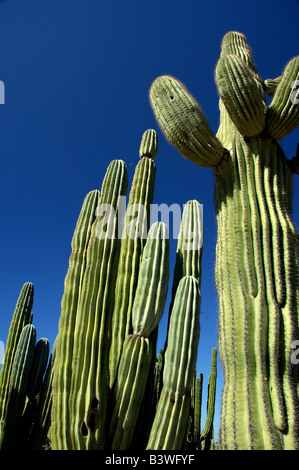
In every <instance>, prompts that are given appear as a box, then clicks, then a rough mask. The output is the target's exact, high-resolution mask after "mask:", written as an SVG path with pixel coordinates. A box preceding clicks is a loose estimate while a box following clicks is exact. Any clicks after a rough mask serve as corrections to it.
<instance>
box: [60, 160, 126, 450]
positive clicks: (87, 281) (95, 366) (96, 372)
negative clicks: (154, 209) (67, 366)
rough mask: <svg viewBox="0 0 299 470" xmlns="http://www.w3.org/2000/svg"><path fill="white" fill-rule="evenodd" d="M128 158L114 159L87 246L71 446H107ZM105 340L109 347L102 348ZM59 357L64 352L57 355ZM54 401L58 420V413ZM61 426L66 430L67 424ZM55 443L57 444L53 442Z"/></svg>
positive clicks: (74, 354) (73, 387) (70, 424)
mask: <svg viewBox="0 0 299 470" xmlns="http://www.w3.org/2000/svg"><path fill="white" fill-rule="evenodd" d="M127 187H128V175H127V168H126V165H125V163H124V162H123V161H122V160H114V161H112V162H111V163H110V165H109V167H108V169H107V172H106V175H105V178H104V180H103V184H102V188H101V194H100V200H99V205H98V210H97V218H96V220H95V222H94V224H93V227H92V230H91V235H90V240H89V243H88V248H87V252H86V267H85V272H84V276H83V280H82V288H81V294H80V299H79V303H78V307H77V312H76V319H75V328H74V333H73V342H74V343H73V344H74V346H73V351H72V366H71V367H72V369H71V371H70V370H68V373H71V387H70V395H69V401H68V406H69V422H68V428H67V433H68V439H69V442H71V446H72V448H73V449H97V448H103V445H104V438H105V426H104V424H105V421H106V409H107V400H108V382H107V381H108V374H107V367H108V354H107V351H108V345H109V336H110V335H109V327H110V323H111V315H112V307H113V299H114V295H113V294H114V287H115V276H116V273H117V265H118V257H119V248H120V240H119V238H118V233H117V230H118V224H117V213H118V204H119V197H121V196H125V195H126V191H127ZM104 344H105V346H106V347H105V348H104ZM57 359H58V361H59V360H60V361H61V360H63V359H64V358H62V357H60V358H59V357H58V351H57ZM62 412H64V410H59V408H55V406H54V415H53V416H54V421H55V420H56V421H57V420H59V419H60V416H59V415H60V413H62ZM63 432H64V433H65V432H66V430H65V428H64V430H63ZM68 445H70V444H69V443H68ZM55 447H56V445H55Z"/></svg>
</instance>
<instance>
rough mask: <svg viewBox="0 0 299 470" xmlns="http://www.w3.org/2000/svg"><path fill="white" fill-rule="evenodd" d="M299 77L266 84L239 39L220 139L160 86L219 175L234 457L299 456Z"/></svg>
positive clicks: (177, 133) (227, 55) (162, 118)
mask: <svg viewBox="0 0 299 470" xmlns="http://www.w3.org/2000/svg"><path fill="white" fill-rule="evenodd" d="M298 78H299V56H297V57H295V58H294V59H292V60H291V61H290V62H289V63H288V64H287V66H286V67H285V69H284V71H283V73H282V76H281V77H280V78H278V79H274V80H266V81H264V82H263V81H262V79H261V78H260V76H259V75H258V72H257V68H256V66H255V64H254V60H253V55H252V51H251V49H250V47H249V45H248V43H247V40H246V37H245V36H244V35H243V34H241V33H238V32H234V31H232V32H229V33H227V34H226V35H225V36H224V38H223V41H222V44H221V55H220V58H219V61H218V63H217V66H216V71H215V79H216V84H217V88H218V92H219V96H220V100H219V108H220V126H219V129H218V132H217V134H216V135H214V134H213V133H212V132H211V130H210V128H209V126H208V123H207V121H206V119H205V117H204V115H203V113H202V111H201V109H200V107H199V105H198V104H197V102H196V101H195V100H194V98H193V97H192V96H191V95H190V93H189V92H188V91H187V89H186V87H185V86H184V85H183V84H182V83H181V82H179V81H178V80H176V79H175V78H173V77H170V76H167V75H166V76H161V77H158V78H157V79H156V80H155V81H154V82H153V84H152V86H151V89H150V102H151V105H152V108H153V111H154V114H155V116H156V119H157V121H158V123H159V125H160V127H161V129H162V131H163V132H164V134H165V136H166V138H167V139H168V140H169V142H170V143H172V144H173V145H174V146H175V147H176V149H177V150H178V151H179V152H180V153H181V154H182V155H183V156H184V157H185V158H187V159H189V160H191V161H192V162H194V163H195V164H197V165H199V166H203V167H210V168H212V169H213V172H214V177H215V204H216V215H217V223H218V238H217V246H216V267H215V277H216V286H217V290H218V297H219V352H220V357H221V361H222V364H223V370H224V390H223V396H222V414H221V433H220V439H221V446H222V448H224V449H280V448H283V449H298V448H299V436H298V432H299V416H298V406H299V402H298V395H297V386H298V370H297V369H298V367H297V366H296V365H294V364H292V363H291V352H292V349H291V345H292V343H293V341H295V340H296V339H298V310H299V290H298V284H299V273H298V253H299V252H298V234H297V232H296V229H295V227H294V224H293V221H292V216H291V205H292V181H293V175H292V168H293V167H294V165H290V161H289V160H288V159H287V158H286V157H285V155H284V153H283V151H282V148H281V146H280V143H279V141H278V140H277V139H281V138H283V137H284V136H285V135H286V134H287V133H289V132H291V131H292V130H293V129H294V128H295V127H296V126H298V124H299V107H298V106H296V104H295V101H294V100H292V92H293V90H292V87H291V85H292V83H293V82H294V81H295V80H296V79H297V80H298ZM266 92H269V93H270V94H271V96H272V97H273V99H272V102H271V104H270V105H269V107H268V108H267V106H266Z"/></svg>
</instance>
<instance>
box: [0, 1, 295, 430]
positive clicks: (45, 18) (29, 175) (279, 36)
mask: <svg viewBox="0 0 299 470" xmlns="http://www.w3.org/2000/svg"><path fill="white" fill-rule="evenodd" d="M298 7H299V2H298V0H285V1H284V2H281V1H272V2H271V4H270V7H269V2H268V1H261V0H252V1H250V2H239V1H232V0H228V1H226V2H223V1H220V0H214V1H213V2H201V1H199V0H184V1H177V0H150V1H149V0H142V1H140V0H138V1H137V0H101V1H99V0H14V1H8V0H4V1H0V80H2V81H3V82H4V84H5V105H1V106H0V158H1V173H0V178H1V186H0V188H1V189H0V198H1V199H0V214H1V228H2V230H1V235H0V236H1V242H0V246H1V283H0V286H1V295H0V308H1V318H0V340H2V341H5V340H6V337H7V332H8V328H9V323H10V321H11V317H12V313H13V310H14V307H15V303H16V300H17V298H18V295H19V292H20V289H21V287H22V285H23V284H24V282H26V281H31V282H33V284H34V287H35V300H34V308H33V312H34V324H35V326H36V327H37V334H38V337H42V336H45V337H47V338H49V340H50V343H51V345H52V344H53V341H54V339H55V337H56V334H57V329H58V320H59V316H60V302H61V298H62V294H63V283H64V277H65V274H66V271H67V268H68V259H69V255H70V243H71V238H72V234H73V230H74V227H75V224H76V221H77V217H78V214H79V211H80V208H81V205H82V202H83V199H84V197H85V195H86V194H87V192H89V191H90V190H92V189H95V188H98V189H100V186H101V181H102V179H103V177H104V174H105V171H106V168H107V166H108V164H109V162H110V161H111V160H112V159H114V158H121V159H123V160H124V161H125V162H126V163H127V166H128V171H129V178H130V182H131V181H132V177H133V173H134V168H135V165H136V164H137V162H138V159H139V156H138V150H139V144H140V139H141V136H142V134H143V132H144V131H145V130H146V129H148V128H154V129H156V131H157V132H158V136H159V154H158V156H157V159H156V165H157V178H156V191H155V200H154V202H155V203H157V204H161V203H166V204H169V205H170V204H173V203H178V204H180V205H181V207H182V205H183V204H184V203H186V202H187V201H188V200H189V199H197V200H198V201H199V202H200V203H201V204H203V208H204V231H205V243H204V255H203V263H202V269H203V274H202V285H201V291H202V313H201V338H200V346H199V356H198V371H197V372H203V373H204V387H205V388H206V387H207V380H208V375H209V370H210V358H211V349H212V347H214V346H216V345H217V293H216V290H215V286H214V262H215V243H216V220H215V212H214V200H213V197H214V196H213V194H214V182H213V174H212V171H210V170H208V169H204V168H199V167H196V166H194V165H193V164H192V163H190V162H188V161H186V160H184V159H183V158H182V157H181V156H180V155H179V153H178V152H177V151H176V150H175V149H174V148H172V147H171V146H170V145H169V144H168V143H167V142H166V140H165V138H164V137H163V135H162V134H161V132H160V130H159V128H158V126H157V124H156V121H155V119H154V116H153V113H152V110H151V108H150V105H149V101H148V90H149V87H150V85H151V83H152V81H153V80H154V79H155V78H156V77H157V76H158V75H161V74H170V75H173V76H175V77H177V78H178V79H180V80H181V81H182V82H184V83H185V85H186V86H187V88H188V89H189V90H190V91H191V92H192V94H193V95H194V96H195V98H196V99H197V100H198V101H199V103H200V105H201V107H202V109H203V111H204V112H205V115H206V117H207V118H208V121H209V123H210V126H211V128H212V130H213V131H214V132H216V131H217V127H218V124H219V113H218V96H217V90H216V86H215V83H214V69H215V65H216V62H217V59H218V57H219V52H220V43H221V39H222V37H223V35H224V34H225V33H226V32H227V31H230V30H237V31H240V32H243V33H244V34H245V35H246V36H247V39H248V42H249V44H250V46H251V47H252V49H253V54H254V58H255V62H256V65H257V67H258V70H259V73H260V75H261V76H262V78H263V79H266V78H275V77H277V76H278V75H280V74H281V72H282V69H283V67H284V66H285V64H286V63H287V61H288V60H289V59H290V58H291V57H293V56H295V55H297V54H298V14H299V8H298ZM298 140H299V139H298V131H297V130H296V131H294V132H293V133H292V134H290V135H289V136H288V137H287V138H285V139H284V140H283V142H282V144H283V148H284V150H285V152H286V154H287V156H288V157H289V158H290V157H292V156H294V155H295V149H296V145H297V142H298ZM298 180H299V177H298V178H297V181H296V178H295V185H294V199H295V200H297V201H298V197H299V189H298V188H299V184H298V183H299V181H298ZM294 209H295V210H294V219H295V223H296V225H297V226H298V222H299V209H298V204H297V205H296V206H295V208H294ZM171 249H172V264H171V273H172V271H173V265H174V258H175V249H176V242H173V243H172V244H171ZM165 327H166V318H163V321H162V322H161V327H160V337H159V345H158V348H160V347H162V346H163V344H164V338H165V337H164V333H165ZM221 385H222V375H221V368H220V367H219V389H218V390H219V391H218V394H217V418H216V425H217V422H219V420H218V415H219V408H220V401H221V393H220V391H221ZM203 403H204V404H205V401H204V402H203ZM204 407H205V405H204Z"/></svg>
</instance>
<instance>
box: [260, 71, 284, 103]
mask: <svg viewBox="0 0 299 470" xmlns="http://www.w3.org/2000/svg"><path fill="white" fill-rule="evenodd" d="M281 78H282V77H281V76H279V77H277V78H268V79H267V80H264V82H263V88H264V91H265V93H266V94H267V95H268V96H270V98H273V96H274V95H275V91H276V88H277V86H278V85H279V83H280V82H281Z"/></svg>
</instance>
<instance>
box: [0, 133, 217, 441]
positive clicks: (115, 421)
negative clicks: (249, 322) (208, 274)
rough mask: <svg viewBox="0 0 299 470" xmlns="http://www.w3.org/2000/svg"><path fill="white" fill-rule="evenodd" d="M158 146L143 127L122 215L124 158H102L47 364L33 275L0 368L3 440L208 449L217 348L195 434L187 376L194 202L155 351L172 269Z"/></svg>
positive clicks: (197, 209)
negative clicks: (157, 195)
mask: <svg viewBox="0 0 299 470" xmlns="http://www.w3.org/2000/svg"><path fill="white" fill-rule="evenodd" d="M157 151H158V142H157V134H156V132H155V131H154V130H152V129H149V130H147V131H146V132H145V133H144V134H143V137H142V140H141V145H140V161H139V163H138V164H137V166H136V169H135V173H134V178H133V182H132V186H131V190H130V194H129V200H128V207H127V210H126V212H125V214H124V211H123V207H122V203H123V198H125V197H126V193H127V189H128V174H127V168H126V165H125V163H124V162H123V161H122V160H114V161H112V162H111V163H110V165H109V166H108V168H107V171H106V174H105V177H104V180H103V182H102V187H101V191H98V190H94V191H90V192H89V193H88V194H87V196H86V197H85V199H84V202H83V205H82V208H81V212H80V214H79V218H78V221H77V224H76V227H75V231H74V235H73V238H72V243H71V248H72V251H71V255H70V259H69V268H68V271H67V275H66V277H65V286H64V287H65V288H64V294H63V298H62V302H61V317H60V321H59V332H58V335H57V338H56V341H55V343H54V346H53V350H52V353H51V358H50V360H49V362H48V355H49V342H48V340H47V339H45V338H42V339H40V340H39V341H38V342H36V331H35V327H34V326H33V325H32V317H33V316H32V313H31V308H32V303H33V285H32V284H31V283H26V284H25V285H24V286H23V289H22V291H21V294H20V298H19V300H18V302H17V306H16V309H15V313H14V315H13V319H12V323H11V327H10V330H9V335H8V340H7V348H6V351H5V357H4V365H3V368H2V371H1V374H0V393H1V396H0V399H1V401H0V404H1V440H0V445H1V448H2V449H14V448H19V447H21V448H24V449H25V448H28V449H40V448H43V446H45V444H46V443H47V439H50V442H51V448H52V449H54V450H66V449H74V450H75V449H98V450H101V449H104V450H126V449H135V450H143V449H156V450H159V449H164V450H167V449H170V450H180V449H184V448H187V447H188V448H191V447H192V449H200V448H201V447H203V442H208V444H206V445H205V446H204V448H210V447H211V432H212V424H213V418H214V405H211V404H210V403H214V402H215V393H216V387H215V384H216V350H213V359H212V376H213V377H214V381H213V384H214V385H213V386H211V385H209V399H208V411H207V422H206V426H205V427H204V430H203V434H202V435H201V434H200V414H201V413H200V408H201V392H199V389H198V383H199V380H201V379H199V378H198V379H196V377H195V376H196V361H197V350H198V342H199V331H200V323H199V317H200V303H201V294H200V281H201V258H202V245H203V221H202V211H201V206H200V204H199V203H198V201H195V200H192V201H188V202H187V204H185V206H184V210H183V214H182V220H181V225H180V234H179V237H178V244H177V252H176V263H175V270H174V276H173V284H172V293H171V302H170V307H169V323H168V330H167V337H166V343H165V347H164V350H163V354H160V355H159V356H158V355H157V354H156V346H157V339H158V326H159V322H160V319H161V317H162V315H163V312H164V310H165V305H166V299H167V293H168V285H169V277H170V272H169V270H170V242H169V229H168V227H167V225H166V224H165V223H164V222H158V221H154V222H153V223H152V224H151V204H152V203H153V196H154V186H155V175H156V165H155V162H154V159H155V157H156V155H157ZM123 216H124V227H122V219H123ZM47 363H48V366H47ZM46 368H47V370H46ZM200 377H201V378H202V374H200ZM200 387H201V386H200Z"/></svg>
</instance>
